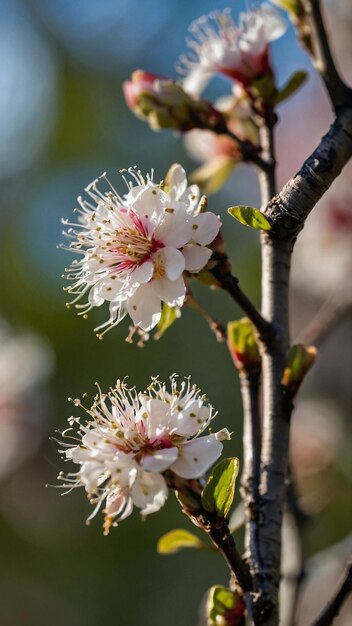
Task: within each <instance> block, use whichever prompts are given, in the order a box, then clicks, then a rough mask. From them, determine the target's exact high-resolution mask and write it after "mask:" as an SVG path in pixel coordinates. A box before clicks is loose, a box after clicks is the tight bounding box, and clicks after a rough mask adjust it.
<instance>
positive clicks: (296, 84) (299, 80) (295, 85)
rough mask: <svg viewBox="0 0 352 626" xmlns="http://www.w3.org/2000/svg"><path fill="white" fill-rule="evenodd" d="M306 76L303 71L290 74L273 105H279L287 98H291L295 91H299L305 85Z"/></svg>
mask: <svg viewBox="0 0 352 626" xmlns="http://www.w3.org/2000/svg"><path fill="white" fill-rule="evenodd" d="M307 76H308V74H307V72H304V71H303V70H300V71H298V72H295V73H294V74H292V76H291V78H289V79H288V81H287V83H286V84H285V85H284V86H283V87H282V88H281V89H280V90H279V93H278V94H277V96H276V98H275V103H276V104H279V102H283V101H284V100H287V98H289V97H290V96H292V94H293V93H295V91H297V89H299V88H300V87H301V86H302V85H303V83H305V81H306V79H307Z"/></svg>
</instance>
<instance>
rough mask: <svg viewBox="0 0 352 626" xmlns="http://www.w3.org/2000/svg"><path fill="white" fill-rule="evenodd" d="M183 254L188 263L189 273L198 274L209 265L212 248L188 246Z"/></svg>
mask: <svg viewBox="0 0 352 626" xmlns="http://www.w3.org/2000/svg"><path fill="white" fill-rule="evenodd" d="M182 254H183V256H184V257H185V261H186V268H185V269H186V270H187V271H188V272H192V273H196V272H200V270H201V269H202V268H203V267H205V265H206V264H207V263H208V261H209V259H210V257H211V254H212V251H211V250H210V248H205V247H204V246H196V245H193V244H187V246H185V247H184V248H182Z"/></svg>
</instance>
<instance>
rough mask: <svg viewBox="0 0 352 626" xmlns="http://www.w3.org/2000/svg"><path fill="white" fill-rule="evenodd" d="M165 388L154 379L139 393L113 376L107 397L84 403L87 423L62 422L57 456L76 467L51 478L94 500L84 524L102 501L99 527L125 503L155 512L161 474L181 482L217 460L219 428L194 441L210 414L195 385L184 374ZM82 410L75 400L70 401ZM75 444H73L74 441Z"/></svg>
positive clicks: (122, 511) (116, 517)
mask: <svg viewBox="0 0 352 626" xmlns="http://www.w3.org/2000/svg"><path fill="white" fill-rule="evenodd" d="M170 383H171V388H170V390H168V389H167V388H166V385H165V384H163V383H161V382H160V381H159V380H158V379H157V378H153V379H152V382H151V385H150V386H149V387H148V389H147V391H145V392H137V391H136V389H135V388H128V387H127V385H126V384H125V382H123V381H117V384H116V386H115V387H114V388H111V389H110V391H109V392H108V393H107V394H104V393H102V392H101V391H100V390H99V393H98V394H97V395H96V397H95V398H94V403H93V405H92V406H91V407H90V408H85V411H86V413H87V414H88V415H89V421H87V422H86V423H81V421H80V418H77V417H71V418H70V419H69V423H70V428H68V430H66V431H65V432H64V433H63V435H64V437H65V440H66V439H67V440H72V442H73V443H63V449H62V450H61V452H62V454H63V458H64V459H65V460H67V461H73V462H74V463H76V464H78V465H79V469H78V471H77V472H73V473H68V474H66V475H65V474H63V473H61V474H60V475H59V478H60V479H61V480H62V481H63V482H64V485H65V486H66V487H68V488H69V490H71V489H72V488H75V487H81V486H83V487H84V488H85V490H86V492H87V494H88V497H89V499H90V501H91V502H92V503H93V504H95V508H94V511H93V513H92V515H91V516H90V517H89V518H88V520H87V521H89V520H90V519H91V518H92V517H94V515H95V514H96V513H97V511H98V510H99V509H100V507H101V506H102V504H103V503H105V508H104V514H105V522H104V529H105V532H106V533H107V532H108V531H109V529H110V527H111V525H116V524H117V522H118V521H120V520H122V519H124V518H126V517H128V516H129V515H130V514H131V513H132V510H133V507H134V506H136V507H137V508H139V509H141V514H142V515H148V514H150V513H154V512H155V511H158V510H159V509H160V508H161V507H162V506H163V504H164V503H165V500H166V498H167V495H168V487H167V483H166V480H165V478H164V476H163V472H165V471H166V470H171V471H172V472H174V473H175V474H177V475H178V476H180V477H181V478H184V479H195V478H199V477H200V476H202V475H203V474H204V473H205V472H206V471H207V470H208V469H209V468H210V466H211V465H213V463H214V462H215V461H216V460H217V459H218V457H219V456H220V454H221V451H222V447H223V446H222V443H221V441H222V440H224V439H229V437H230V435H229V433H228V431H227V430H226V429H223V430H220V431H219V432H217V433H214V434H208V435H204V436H202V437H199V438H198V439H196V437H197V436H198V435H199V434H201V433H202V432H203V431H204V430H205V429H206V428H207V427H208V426H209V424H210V422H211V420H212V419H213V417H214V412H213V408H212V407H211V405H209V404H207V403H206V398H205V396H204V395H202V394H201V392H200V390H199V389H198V388H197V387H196V385H191V383H190V381H189V379H186V380H184V381H182V382H181V384H179V385H178V381H177V377H176V376H175V375H173V376H172V377H171V378H170ZM73 402H74V404H75V405H76V406H80V407H82V408H83V405H82V403H81V401H80V400H73ZM77 442H78V443H77Z"/></svg>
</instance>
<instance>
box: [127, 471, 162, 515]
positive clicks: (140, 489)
mask: <svg viewBox="0 0 352 626" xmlns="http://www.w3.org/2000/svg"><path fill="white" fill-rule="evenodd" d="M131 495H132V500H133V503H134V504H135V506H137V507H138V508H139V509H142V510H141V514H142V515H149V514H150V513H155V512H156V511H159V509H161V507H162V506H163V505H164V504H165V501H166V498H167V495H168V488H167V485H166V482H165V480H164V478H163V476H162V475H161V474H158V473H154V472H142V473H141V474H140V475H139V476H138V478H137V479H136V482H135V483H134V485H133V487H132V490H131Z"/></svg>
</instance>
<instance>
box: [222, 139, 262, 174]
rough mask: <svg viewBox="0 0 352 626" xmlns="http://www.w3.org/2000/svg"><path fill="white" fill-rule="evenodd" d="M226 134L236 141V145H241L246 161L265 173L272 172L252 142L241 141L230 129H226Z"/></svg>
mask: <svg viewBox="0 0 352 626" xmlns="http://www.w3.org/2000/svg"><path fill="white" fill-rule="evenodd" d="M224 134H225V135H227V136H228V137H231V139H233V140H234V141H236V143H237V144H238V145H239V147H240V148H241V152H242V155H243V160H244V161H247V162H248V163H253V164H254V165H256V166H257V167H259V169H260V170H262V171H263V172H268V171H269V170H270V164H268V163H267V161H265V159H263V158H262V157H261V156H260V155H259V153H258V149H257V148H256V147H255V146H254V145H253V144H252V143H251V142H250V141H244V140H243V139H240V138H239V137H238V136H237V135H236V134H235V133H233V132H232V131H230V130H228V129H226V131H225V132H224Z"/></svg>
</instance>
